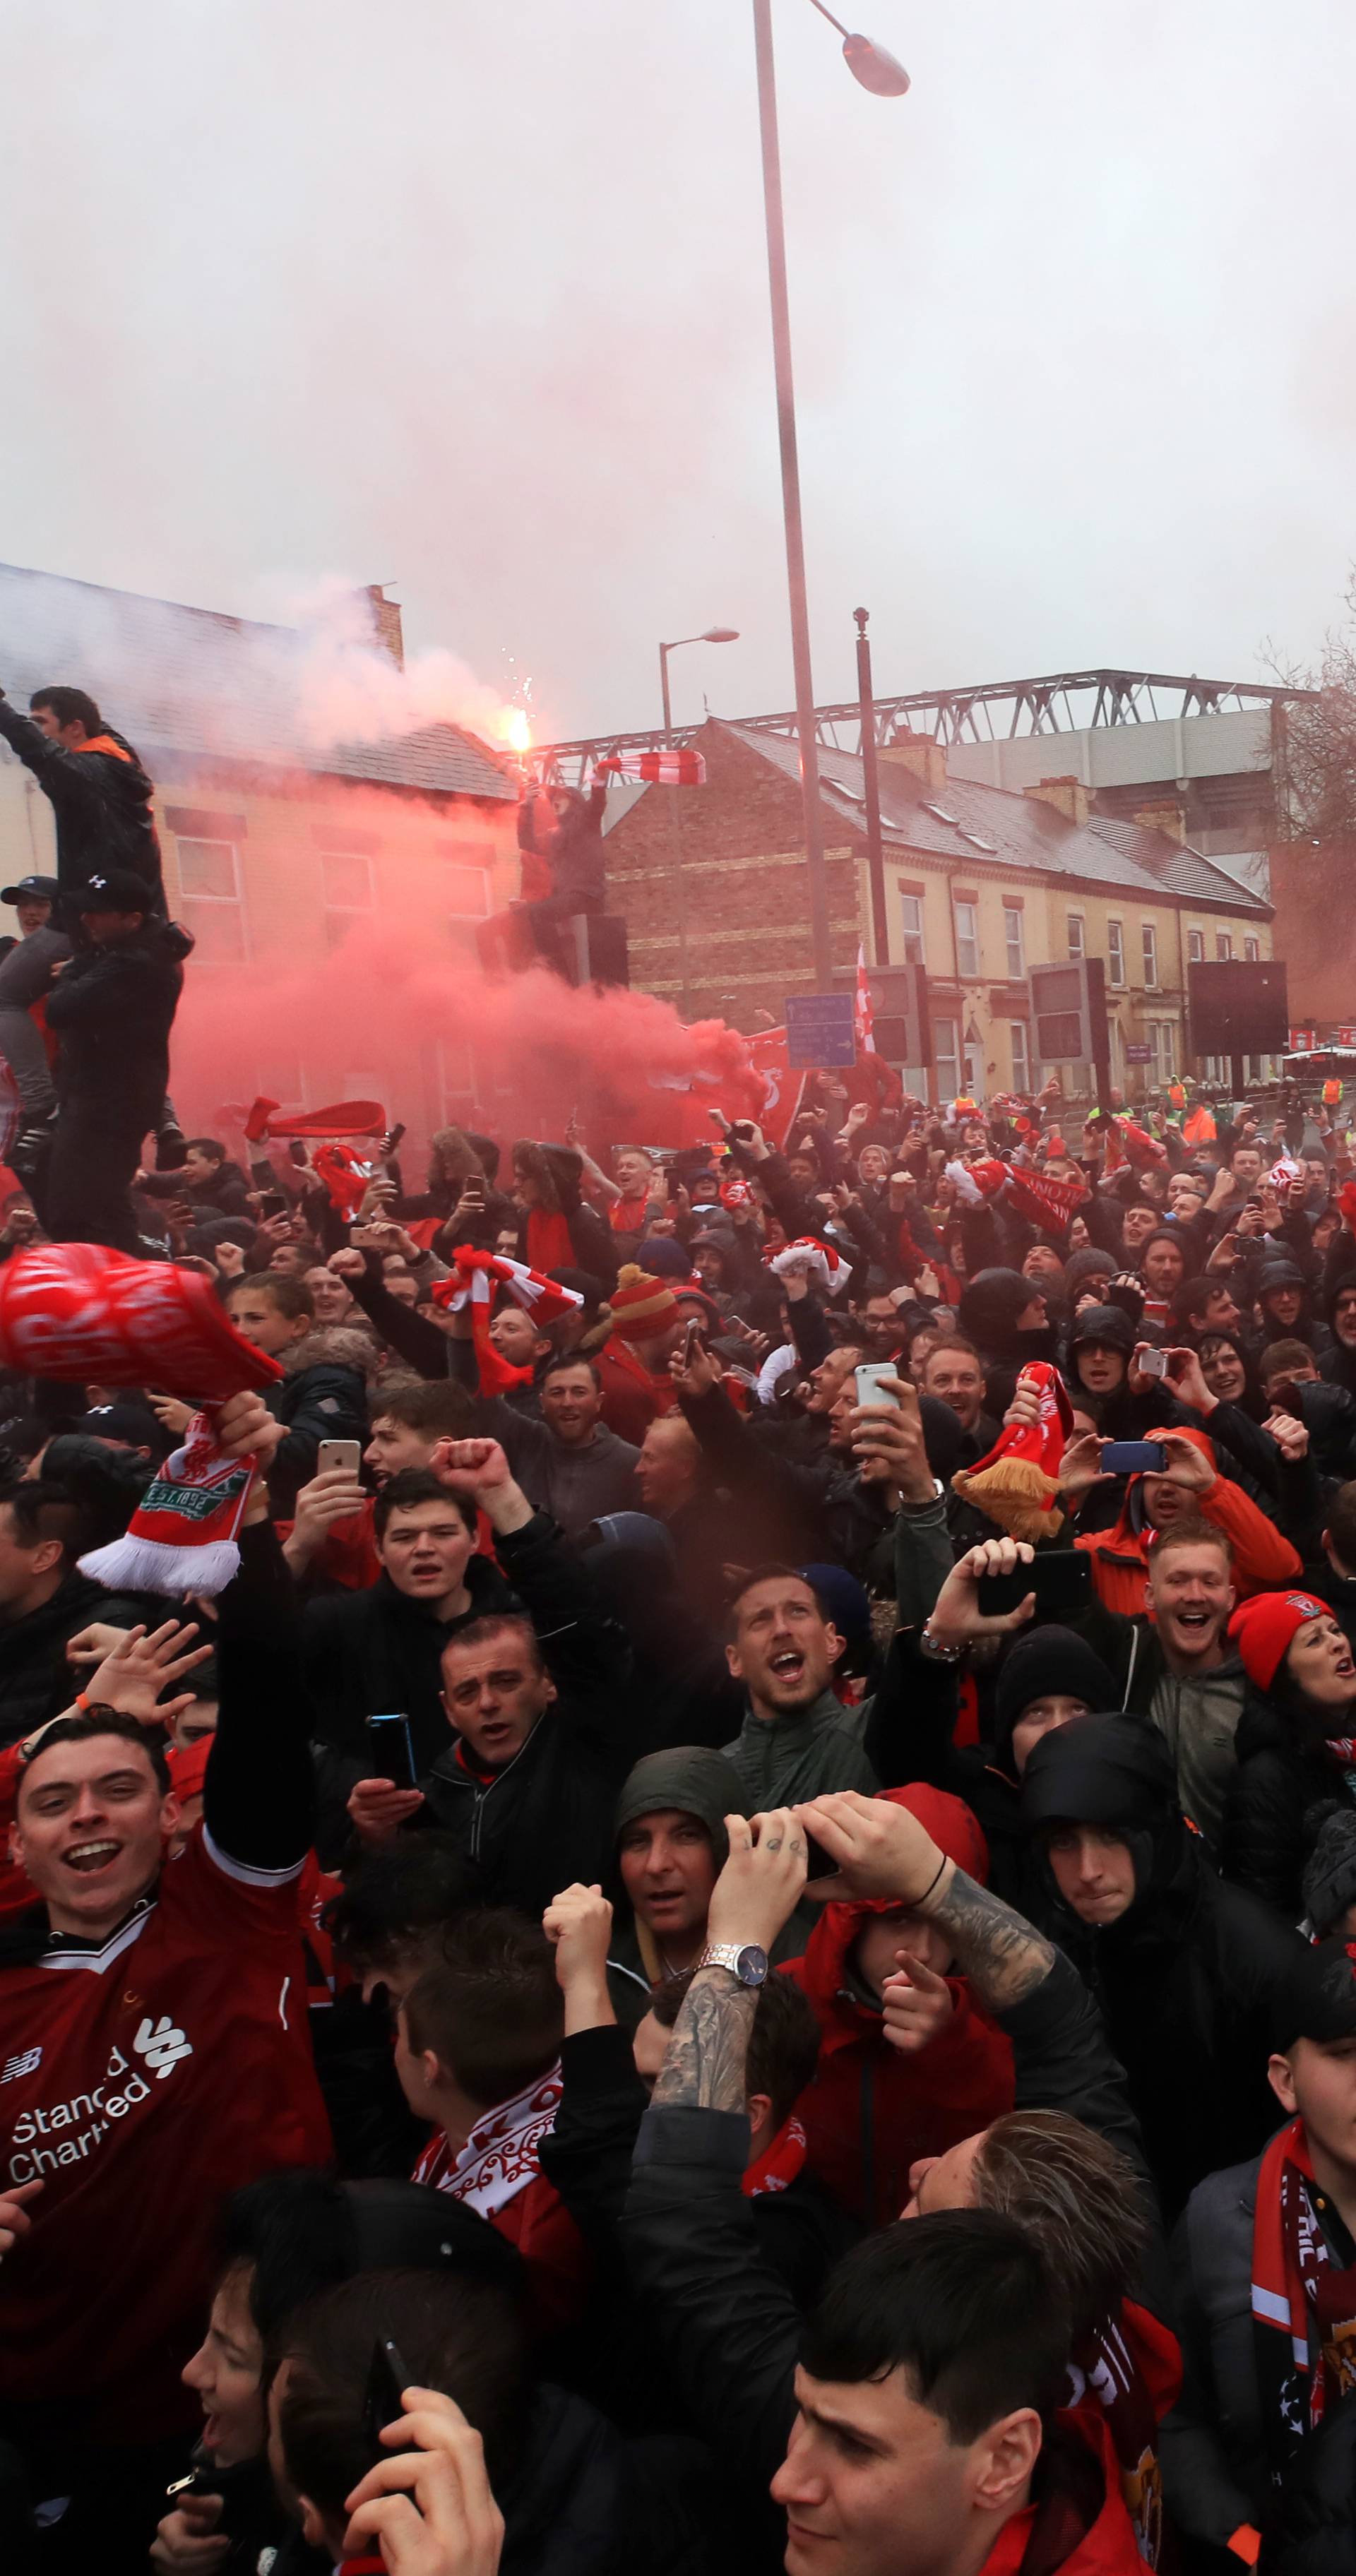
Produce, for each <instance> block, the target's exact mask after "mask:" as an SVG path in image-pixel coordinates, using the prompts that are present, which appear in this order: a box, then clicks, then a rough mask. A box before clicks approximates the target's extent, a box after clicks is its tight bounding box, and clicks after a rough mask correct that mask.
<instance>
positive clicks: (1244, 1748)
mask: <svg viewBox="0 0 1356 2576" xmlns="http://www.w3.org/2000/svg"><path fill="white" fill-rule="evenodd" d="M1234 1743H1235V1747H1236V1750H1237V1753H1238V1769H1237V1771H1236V1772H1235V1774H1234V1782H1233V1787H1232V1788H1231V1789H1230V1792H1229V1796H1228V1801H1227V1803H1226V1806H1225V1809H1224V1840H1223V1843H1222V1844H1221V1847H1220V1867H1221V1868H1222V1870H1223V1872H1224V1875H1225V1877H1226V1878H1231V1879H1233V1880H1235V1881H1236V1883H1237V1884H1238V1886H1240V1887H1247V1888H1251V1890H1252V1893H1253V1895H1254V1896H1260V1897H1261V1899H1262V1902H1263V1904H1264V1905H1269V1906H1271V1907H1272V1909H1273V1911H1274V1912H1276V1913H1277V1914H1279V1915H1281V1916H1283V1917H1284V1919H1285V1921H1286V1922H1287V1923H1298V1922H1299V1919H1300V1916H1301V1915H1302V1914H1303V1912H1304V1899H1303V1894H1302V1890H1301V1885H1300V1882H1301V1879H1302V1878H1303V1875H1304V1865H1305V1862H1306V1861H1307V1860H1308V1858H1309V1854H1310V1852H1311V1851H1312V1849H1313V1845H1314V1835H1315V1833H1316V1832H1317V1825H1315V1826H1314V1827H1313V1828H1312V1829H1310V1828H1309V1826H1308V1825H1307V1824H1306V1818H1307V1816H1308V1813H1309V1810H1310V1808H1311V1807H1315V1806H1319V1805H1321V1804H1323V1802H1324V1801H1331V1800H1332V1799H1334V1798H1346V1799H1350V1798H1351V1797H1352V1793H1351V1790H1350V1788H1349V1786H1348V1782H1347V1770H1346V1767H1345V1766H1344V1765H1343V1764H1342V1763H1341V1762H1339V1761H1337V1760H1336V1759H1335V1758H1334V1756H1333V1755H1332V1754H1331V1753H1329V1752H1328V1751H1327V1750H1326V1748H1325V1745H1324V1740H1323V1736H1322V1733H1321V1731H1320V1728H1319V1726H1318V1724H1317V1722H1316V1719H1315V1717H1314V1716H1313V1715H1312V1713H1310V1712H1307V1711H1306V1710H1305V1709H1304V1708H1302V1707H1301V1706H1300V1704H1299V1702H1298V1700H1297V1699H1296V1701H1295V1702H1294V1704H1293V1705H1292V1706H1286V1705H1284V1704H1283V1703H1282V1701H1281V1700H1280V1699H1277V1698H1273V1697H1271V1696H1269V1695H1268V1694H1266V1693H1264V1692H1262V1691H1257V1690H1252V1689H1250V1690H1249V1692H1248V1695H1247V1697H1246V1699H1245V1700H1244V1703H1243V1714H1242V1716H1241V1717H1240V1719H1239V1721H1238V1733H1237V1735H1236V1737H1235V1738H1234ZM1352 1803H1353V1804H1356V1800H1353V1801H1352Z"/></svg>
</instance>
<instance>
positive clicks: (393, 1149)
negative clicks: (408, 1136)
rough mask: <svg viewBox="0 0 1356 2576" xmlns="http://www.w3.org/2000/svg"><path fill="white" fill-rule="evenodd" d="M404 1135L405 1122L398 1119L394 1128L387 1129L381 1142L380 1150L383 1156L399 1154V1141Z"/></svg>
mask: <svg viewBox="0 0 1356 2576" xmlns="http://www.w3.org/2000/svg"><path fill="white" fill-rule="evenodd" d="M404 1133H405V1121H404V1119H403V1118H398V1119H397V1120H396V1123H395V1125H394V1127H388V1129H387V1131H386V1134H385V1135H384V1136H383V1138H382V1140H381V1150H382V1152H383V1154H397V1153H399V1151H400V1144H401V1139H402V1137H403V1136H404Z"/></svg>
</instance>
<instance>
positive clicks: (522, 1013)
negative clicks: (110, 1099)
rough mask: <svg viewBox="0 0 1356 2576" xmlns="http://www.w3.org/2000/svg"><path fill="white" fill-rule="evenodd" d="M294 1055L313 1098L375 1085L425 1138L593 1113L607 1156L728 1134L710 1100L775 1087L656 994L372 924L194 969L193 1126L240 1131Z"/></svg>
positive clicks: (536, 1126)
mask: <svg viewBox="0 0 1356 2576" xmlns="http://www.w3.org/2000/svg"><path fill="white" fill-rule="evenodd" d="M293 1066H295V1067H297V1068H298V1069H300V1068H303V1067H304V1069H305V1090H306V1101H307V1105H309V1106H311V1107H316V1106H319V1105H320V1104H321V1103H322V1102H323V1101H325V1100H328V1099H334V1098H336V1097H338V1096H340V1095H341V1094H342V1093H343V1092H345V1091H346V1090H349V1089H351V1088H354V1087H356V1078H357V1077H358V1076H359V1075H361V1077H362V1082H361V1087H362V1088H363V1089H366V1088H367V1087H368V1084H369V1083H370V1082H372V1081H373V1080H375V1083H376V1085H377V1087H378V1091H379V1095H380V1097H381V1099H382V1102H383V1106H384V1107H385V1109H386V1111H387V1113H388V1116H389V1117H390V1118H391V1119H392V1120H395V1119H398V1118H400V1119H404V1120H405V1122H406V1124H407V1126H408V1128H409V1130H410V1137H411V1141H412V1143H414V1144H418V1143H420V1142H422V1141H423V1140H424V1139H426V1137H427V1136H428V1134H429V1132H430V1130H431V1129H432V1128H433V1127H435V1126H437V1125H439V1124H441V1123H442V1120H443V1117H444V1115H449V1116H458V1117H464V1118H465V1119H466V1120H467V1121H468V1122H470V1123H473V1124H475V1125H477V1126H480V1127H484V1128H486V1129H488V1130H489V1131H490V1132H491V1133H492V1134H494V1135H495V1136H498V1137H500V1138H505V1137H511V1136H513V1135H517V1134H531V1135H537V1136H545V1137H548V1138H549V1137H555V1138H559V1137H560V1136H561V1135H562V1134H563V1132H564V1129H565V1126H566V1124H567V1122H568V1120H569V1117H570V1114H571V1111H572V1110H574V1109H576V1108H577V1109H578V1111H579V1114H580V1119H581V1123H582V1124H583V1126H584V1127H585V1130H586V1132H587V1135H588V1141H589V1144H590V1147H591V1149H592V1150H593V1151H594V1152H595V1153H596V1152H598V1151H599V1150H600V1149H602V1148H603V1147H605V1146H607V1145H609V1144H613V1143H617V1142H620V1141H621V1140H623V1139H629V1140H631V1141H634V1142H637V1143H642V1144H671V1145H676V1144H685V1143H695V1142H698V1141H701V1142H710V1141H712V1140H713V1139H714V1136H715V1132H716V1131H715V1128H714V1126H713V1124H712V1122H711V1120H710V1119H709V1118H708V1117H707V1115H706V1108H707V1104H708V1103H709V1102H719V1104H720V1105H721V1107H722V1108H724V1110H725V1111H726V1113H727V1115H729V1116H754V1115H756V1114H757V1111H758V1107H759V1103H760V1101H761V1098H762V1084H761V1082H760V1080H759V1078H758V1077H757V1076H756V1075H751V1074H750V1073H749V1071H748V1055H747V1048H746V1044H745V1041H744V1039H743V1038H741V1037H740V1036H739V1034H738V1032H737V1031H735V1030H733V1029H729V1028H727V1027H726V1025H725V1023H724V1021H722V1020H703V1021H698V1022H697V1023H695V1024H694V1025H693V1026H691V1027H688V1026H686V1025H685V1024H684V1023H683V1022H682V1021H681V1020H680V1019H679V1017H678V1014H677V1012H676V1011H674V1010H673V1009H672V1008H671V1006H670V1005H669V1004H668V1003H667V1002H664V1001H660V1000H659V999H657V998H656V997H655V996H654V995H653V994H647V993H637V992H630V991H623V990H616V991H604V992H600V991H598V990H596V989H594V988H592V987H588V988H586V989H584V990H583V991H579V992H576V991H573V990H571V989H570V988H569V987H568V986H567V985H565V984H563V983H561V982H560V980H559V978H558V977H556V976H554V975H550V974H547V973H545V972H542V971H537V972H534V973H531V974H527V975H518V976H513V977H511V978H510V979H509V980H508V981H506V982H503V983H489V982H487V981H486V980H485V978H484V977H483V976H482V975H480V974H479V973H478V971H477V970H476V969H475V968H474V967H473V966H470V965H466V966H461V965H451V964H446V963H441V962H440V963H438V964H435V965H426V964H423V963H421V962H420V960H419V957H418V955H417V954H415V953H411V950H410V948H409V946H408V945H407V944H405V943H403V942H402V941H401V940H400V938H399V937H398V936H396V935H393V934H392V935H378V936H376V937H373V938H370V939H360V938H358V937H357V936H356V935H355V936H353V937H351V938H350V939H349V940H348V941H346V942H345V944H344V946H343V947H342V948H340V949H338V950H336V951H335V952H334V954H333V955H331V956H329V957H327V958H325V959H324V960H322V961H321V962H319V963H314V964H307V965H304V966H302V967H300V968H299V969H297V970H296V971H294V972H292V973H287V972H285V971H283V970H281V969H276V970H270V969H269V968H268V967H267V966H262V967H261V966H260V965H257V964H256V965H253V966H239V967H236V966H219V967H212V968H210V969H209V968H201V969H198V970H196V971H195V969H194V967H193V966H192V965H191V964H190V966H189V969H188V975H187V979H186V986H185V993H184V999H183V1002H182V1004H181V1007H180V1011H179V1017H178V1020H177V1022H176V1024H175V1030H174V1040H173V1090H174V1099H175V1104H176V1107H177V1108H178V1111H179V1115H180V1118H181V1121H182V1123H183V1125H184V1127H185V1128H186V1130H187V1131H188V1132H189V1133H190V1134H191V1133H194V1132H204V1133H211V1132H214V1131H217V1130H219V1129H220V1128H222V1127H223V1126H229V1125H230V1119H229V1115H228V1111H229V1110H230V1109H233V1108H243V1107H245V1106H247V1105H248V1103H249V1101H250V1100H251V1099H252V1097H253V1096H254V1094H255V1092H256V1091H257V1090H259V1089H261V1088H262V1089H265V1090H268V1091H270V1092H275V1093H276V1094H277V1096H279V1097H281V1089H280V1085H281V1083H282V1080H283V1075H282V1073H281V1072H280V1070H279V1068H289V1067H293ZM293 1105H297V1093H296V1090H295V1087H293V1088H292V1090H291V1091H290V1094H289V1097H288V1098H287V1099H286V1100H285V1101H284V1106H293ZM233 1141H238V1140H233Z"/></svg>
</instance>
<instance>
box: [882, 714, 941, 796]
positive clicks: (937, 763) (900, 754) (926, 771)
mask: <svg viewBox="0 0 1356 2576" xmlns="http://www.w3.org/2000/svg"><path fill="white" fill-rule="evenodd" d="M880 758H881V759H882V760H893V761H894V762H895V763H896V764H897V766H898V767H899V768H901V769H911V770H912V771H913V774H914V776H915V778H921V779H922V782H923V785H924V786H925V787H930V788H931V789H932V790H933V792H934V793H936V791H937V790H938V789H939V788H942V787H945V785H946V753H945V752H944V751H943V749H942V746H941V744H940V743H939V742H937V741H935V740H934V739H933V736H932V735H931V734H930V733H911V732H910V731H909V728H908V726H907V725H906V726H903V727H902V728H901V730H900V731H899V732H898V733H897V734H895V735H894V737H893V739H892V740H891V741H890V742H888V743H887V744H886V746H885V749H884V750H883V751H882V752H881V754H880Z"/></svg>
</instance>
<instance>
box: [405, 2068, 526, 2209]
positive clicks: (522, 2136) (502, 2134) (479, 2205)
mask: <svg viewBox="0 0 1356 2576" xmlns="http://www.w3.org/2000/svg"><path fill="white" fill-rule="evenodd" d="M560 2095H561V2074H560V2065H559V2061H557V2063H556V2064H555V2065H554V2066H553V2067H552V2068H551V2071H550V2073H549V2075H537V2076H534V2078H533V2080H532V2082H531V2083H530V2084H525V2085H524V2086H523V2089H522V2091H521V2093H515V2094H514V2096H513V2099H512V2101H511V2102H497V2103H496V2104H495V2107H494V2109H493V2110H492V2111H486V2112H484V2113H483V2115H482V2116H481V2118H480V2119H478V2120H477V2122H476V2124H475V2127H474V2128H473V2130H472V2131H471V2134H470V2136H469V2138H468V2139H467V2141H466V2144H465V2146H464V2147H463V2148H462V2149H461V2152H460V2154H458V2155H455V2156H454V2155H453V2153H452V2150H451V2147H450V2146H449V2144H448V2139H447V2133H446V2131H445V2130H441V2131H440V2132H439V2134H438V2136H437V2137H436V2138H434V2139H432V2140H431V2141H430V2143H429V2144H428V2146H426V2147H425V2149H424V2152H423V2154H422V2156H421V2157H420V2159H419V2162H418V2164H417V2165H416V2166H415V2168H414V2173H413V2175H412V2177H411V2179H412V2180H413V2181H414V2182H422V2183H430V2184H432V2186H433V2188H434V2189H435V2190H437V2191H447V2192H450V2193H451V2194H452V2197H453V2199H454V2200H464V2201H466V2202H467V2203H468V2204H469V2206H470V2207H471V2208H472V2209H478V2210H479V2212H480V2214H481V2217H482V2218H493V2217H494V2215H495V2212H496V2211H497V2210H500V2209H504V2208H506V2207H507V2205H508V2203H509V2201H511V2200H516V2199H517V2197H518V2194H519V2192H520V2191H526V2189H527V2186H528V2184H529V2183H532V2182H535V2181H536V2179H537V2176H538V2174H539V2173H540V2171H541V2165H540V2163H539V2161H538V2156H537V2149H538V2148H539V2146H540V2145H541V2141H542V2139H543V2138H544V2137H545V2135H546V2132H547V2130H548V2129H550V2128H553V2127H554V2126H555V2117H556V2106H557V2104H558V2102H559V2100H560Z"/></svg>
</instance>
